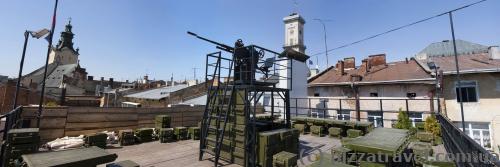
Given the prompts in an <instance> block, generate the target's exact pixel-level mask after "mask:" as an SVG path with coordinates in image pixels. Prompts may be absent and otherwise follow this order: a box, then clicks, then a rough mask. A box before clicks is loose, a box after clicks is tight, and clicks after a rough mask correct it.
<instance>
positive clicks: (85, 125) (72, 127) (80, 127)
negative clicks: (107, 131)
mask: <svg viewBox="0 0 500 167" xmlns="http://www.w3.org/2000/svg"><path fill="white" fill-rule="evenodd" d="M123 126H137V122H136V121H126V122H93V123H83V122H79V123H69V122H68V123H67V124H66V129H67V130H70V131H74V130H88V129H98V128H113V127H123Z"/></svg>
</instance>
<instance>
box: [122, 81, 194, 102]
mask: <svg viewBox="0 0 500 167" xmlns="http://www.w3.org/2000/svg"><path fill="white" fill-rule="evenodd" d="M186 87H188V85H185V84H182V85H175V86H168V87H161V88H156V89H151V90H146V91H143V92H138V93H134V94H129V95H126V96H125V97H131V98H138V99H152V100H160V99H163V98H166V97H168V96H170V93H171V92H175V91H177V90H181V89H184V88H186Z"/></svg>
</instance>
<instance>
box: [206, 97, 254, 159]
mask: <svg viewBox="0 0 500 167" xmlns="http://www.w3.org/2000/svg"><path fill="white" fill-rule="evenodd" d="M238 93H244V91H239V92H237V93H236V95H233V98H234V99H235V101H234V102H235V106H234V110H232V111H234V112H232V113H229V115H228V122H227V124H226V128H225V129H224V140H223V141H222V145H221V150H220V157H221V158H222V159H224V160H227V161H230V162H234V163H236V164H238V165H242V166H244V165H245V125H246V119H245V107H244V106H245V105H244V99H243V98H242V97H244V96H243V95H239V94H238ZM225 100H229V99H225ZM226 110H227V107H225V110H223V111H222V112H225V111H226ZM224 114H225V113H224ZM213 116H215V115H213ZM216 123H217V121H216V119H212V120H211V123H210V124H211V126H216ZM223 126H224V122H223V121H222V120H221V122H220V128H221V129H222V127H223ZM216 137H217V136H216V133H215V132H213V131H209V133H208V137H207V148H208V149H211V150H213V151H215V142H216V141H215V140H216Z"/></svg>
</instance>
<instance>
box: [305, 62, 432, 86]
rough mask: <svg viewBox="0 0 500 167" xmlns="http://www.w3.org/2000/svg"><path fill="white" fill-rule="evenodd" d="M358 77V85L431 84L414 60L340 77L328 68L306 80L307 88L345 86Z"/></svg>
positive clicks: (347, 73)
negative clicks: (352, 77) (352, 78)
mask: <svg viewBox="0 0 500 167" xmlns="http://www.w3.org/2000/svg"><path fill="white" fill-rule="evenodd" d="M353 75H354V76H355V75H359V76H361V80H360V81H359V82H357V83H358V84H383V83H402V82H404V83H408V82H418V83H429V84H431V83H433V82H429V81H432V80H434V79H433V78H432V76H431V75H430V73H428V72H426V71H425V70H424V69H423V68H422V67H421V66H420V65H419V64H418V63H417V62H416V61H415V60H413V59H411V60H409V61H408V63H406V61H399V62H392V63H388V64H382V65H378V66H372V67H371V68H370V70H369V71H368V72H366V70H365V66H363V65H361V66H360V67H358V68H357V69H352V70H346V71H345V74H344V75H341V74H340V72H339V70H338V69H336V68H334V67H330V68H328V69H327V70H325V71H323V72H322V73H320V74H318V75H316V76H314V77H312V78H310V79H309V80H308V83H309V86H315V85H347V84H351V76H353Z"/></svg>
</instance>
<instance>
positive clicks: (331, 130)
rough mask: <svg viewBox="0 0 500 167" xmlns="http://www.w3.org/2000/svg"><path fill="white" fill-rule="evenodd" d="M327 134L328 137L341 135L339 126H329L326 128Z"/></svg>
mask: <svg viewBox="0 0 500 167" xmlns="http://www.w3.org/2000/svg"><path fill="white" fill-rule="evenodd" d="M328 135H329V136H330V137H338V138H340V137H342V136H341V135H342V129H341V128H335V127H331V128H328Z"/></svg>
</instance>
